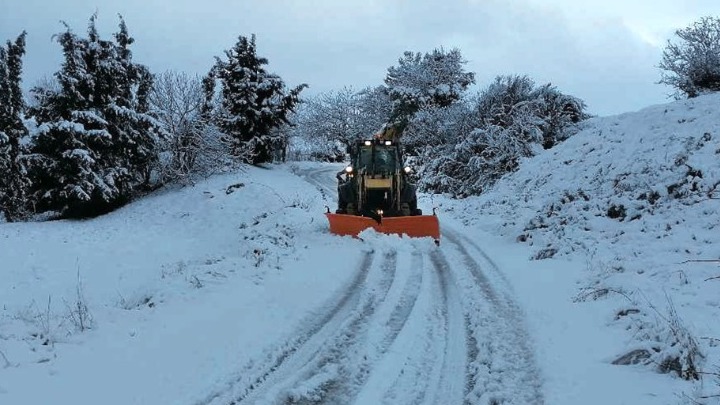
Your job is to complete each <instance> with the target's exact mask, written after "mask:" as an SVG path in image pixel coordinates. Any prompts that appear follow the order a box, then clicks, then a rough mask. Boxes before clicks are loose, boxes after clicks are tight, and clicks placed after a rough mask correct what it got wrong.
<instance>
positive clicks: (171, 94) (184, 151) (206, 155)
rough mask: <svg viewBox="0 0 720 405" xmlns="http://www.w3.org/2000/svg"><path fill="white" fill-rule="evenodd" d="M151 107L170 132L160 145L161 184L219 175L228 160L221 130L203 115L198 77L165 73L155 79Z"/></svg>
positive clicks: (173, 72) (200, 85)
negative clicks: (220, 133)
mask: <svg viewBox="0 0 720 405" xmlns="http://www.w3.org/2000/svg"><path fill="white" fill-rule="evenodd" d="M149 101H150V107H151V111H152V113H153V114H154V115H155V116H156V117H157V118H158V121H160V123H161V124H162V126H163V128H164V129H165V130H166V132H167V133H168V137H167V139H164V140H163V141H162V142H161V144H160V160H159V161H158V172H159V173H158V177H159V178H160V181H161V182H162V183H172V182H187V181H192V180H193V177H195V176H197V175H201V176H206V175H209V174H212V173H216V172H218V171H219V170H221V168H222V167H223V166H224V164H223V163H225V162H226V161H227V160H229V153H228V151H229V149H228V148H227V145H225V144H223V143H222V142H221V141H220V139H221V136H219V130H218V129H217V128H215V127H214V126H212V125H211V124H210V123H208V120H207V119H206V118H205V117H204V116H203V107H204V105H205V94H204V92H203V88H202V81H201V79H200V78H199V77H197V76H195V77H193V76H189V75H187V74H185V73H181V72H175V71H166V72H164V73H162V74H160V75H158V76H156V78H155V81H154V85H153V89H152V92H151V93H150V99H149Z"/></svg>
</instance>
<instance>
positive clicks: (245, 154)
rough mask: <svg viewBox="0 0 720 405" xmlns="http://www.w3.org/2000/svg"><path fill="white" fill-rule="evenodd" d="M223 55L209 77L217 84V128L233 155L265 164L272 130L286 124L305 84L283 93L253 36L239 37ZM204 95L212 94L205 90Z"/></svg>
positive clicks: (270, 146) (270, 143)
mask: <svg viewBox="0 0 720 405" xmlns="http://www.w3.org/2000/svg"><path fill="white" fill-rule="evenodd" d="M225 56H226V57H227V60H226V61H223V60H221V59H220V58H216V64H215V66H214V67H213V73H212V75H211V76H210V77H216V78H217V79H218V80H219V81H220V84H221V90H220V104H221V105H220V109H219V112H218V114H217V122H218V126H219V127H220V129H221V130H222V131H223V132H224V133H225V134H226V135H227V136H228V138H229V139H228V141H229V142H230V144H231V148H232V153H233V154H234V155H236V156H241V157H242V158H243V159H244V160H245V161H246V162H247V163H250V164H259V163H263V162H268V161H270V160H271V158H272V146H273V143H274V140H273V132H274V131H273V130H274V129H277V128H279V127H281V126H282V125H285V124H288V123H289V122H288V119H287V118H288V114H289V113H291V112H293V111H294V110H295V107H296V105H297V104H298V103H299V101H300V100H299V96H300V92H301V91H302V90H303V89H304V88H306V87H307V85H306V84H301V85H300V86H297V87H295V88H294V89H291V90H290V91H287V90H286V89H285V84H284V82H283V80H282V79H281V78H280V76H278V75H276V74H272V73H269V72H267V71H266V70H265V67H264V65H267V64H268V60H267V59H266V58H262V57H259V56H258V55H257V49H256V45H255V35H252V36H251V37H250V38H249V39H248V38H247V37H244V36H240V37H239V38H238V42H237V43H236V44H235V46H234V47H233V48H232V49H230V50H227V51H225ZM206 94H209V95H212V94H214V91H212V90H211V89H210V88H208V87H206Z"/></svg>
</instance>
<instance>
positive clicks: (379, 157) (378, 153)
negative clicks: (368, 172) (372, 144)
mask: <svg viewBox="0 0 720 405" xmlns="http://www.w3.org/2000/svg"><path fill="white" fill-rule="evenodd" d="M395 166H396V163H395V149H394V148H385V147H382V146H377V147H376V148H375V171H383V172H392V171H395Z"/></svg>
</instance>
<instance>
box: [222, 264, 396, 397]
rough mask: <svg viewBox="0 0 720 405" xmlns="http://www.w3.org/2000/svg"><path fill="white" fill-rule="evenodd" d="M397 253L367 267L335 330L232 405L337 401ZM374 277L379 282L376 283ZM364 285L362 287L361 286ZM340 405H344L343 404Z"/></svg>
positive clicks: (385, 288)
mask: <svg viewBox="0 0 720 405" xmlns="http://www.w3.org/2000/svg"><path fill="white" fill-rule="evenodd" d="M395 262H396V252H394V251H390V252H386V253H385V254H384V257H383V261H382V263H381V264H380V266H372V265H368V271H369V274H368V276H367V281H366V284H365V286H362V287H360V288H358V290H362V292H358V294H360V295H361V297H359V299H358V300H355V301H356V302H355V304H354V306H353V309H351V310H350V311H349V313H345V311H343V312H342V313H340V312H338V314H343V316H342V318H341V319H338V320H333V321H332V322H329V323H328V324H327V325H328V326H332V327H333V330H332V331H329V333H328V334H323V337H322V339H314V340H313V341H312V342H308V343H306V344H305V345H303V346H301V347H298V348H297V349H296V350H295V352H296V353H295V355H294V356H293V357H292V358H291V359H290V360H289V361H287V362H285V363H284V364H283V365H282V367H281V368H278V369H277V370H276V372H275V373H274V374H273V375H272V376H271V378H269V379H268V381H267V382H266V384H264V386H263V387H260V388H258V389H255V390H253V392H250V393H249V394H247V395H244V396H241V397H237V398H236V399H235V400H233V401H232V402H230V404H245V403H249V404H254V403H264V404H286V403H293V404H306V403H322V402H325V403H338V402H335V399H337V398H345V397H347V395H348V391H349V390H350V389H351V388H352V384H351V382H352V381H351V378H352V377H353V370H352V369H351V368H350V369H349V368H348V367H351V366H353V365H354V364H358V361H357V358H353V355H354V354H356V353H358V352H359V351H358V347H359V346H360V343H362V340H361V337H362V336H363V335H364V331H365V330H366V329H367V320H368V319H370V318H371V317H372V314H373V312H374V311H375V308H376V307H377V305H378V304H379V303H381V302H382V301H383V300H384V299H385V296H386V295H387V293H388V290H389V288H390V285H391V284H392V282H393V279H394V276H395ZM372 278H377V280H376V281H375V282H374V283H373V282H371V279H372ZM363 287H364V288H363ZM339 403H343V401H342V400H340V402H339Z"/></svg>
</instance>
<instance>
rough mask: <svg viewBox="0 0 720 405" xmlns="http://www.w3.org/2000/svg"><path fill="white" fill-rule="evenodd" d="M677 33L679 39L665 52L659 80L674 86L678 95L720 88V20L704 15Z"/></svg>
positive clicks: (694, 93) (689, 96) (690, 95)
mask: <svg viewBox="0 0 720 405" xmlns="http://www.w3.org/2000/svg"><path fill="white" fill-rule="evenodd" d="M675 35H677V37H678V38H679V41H678V42H677V43H673V42H671V41H668V43H667V47H666V48H665V50H664V51H663V58H662V62H660V65H659V68H660V69H662V70H663V72H662V73H661V74H662V78H661V80H660V83H663V84H667V85H669V86H672V87H674V88H675V89H676V90H677V94H676V97H679V96H681V95H682V96H687V97H688V98H692V97H697V96H699V95H700V94H703V93H705V92H714V91H718V90H720V19H718V18H715V17H703V18H701V19H700V20H698V21H696V22H694V23H693V24H692V25H690V26H689V27H686V28H683V29H679V30H677V31H675Z"/></svg>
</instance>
